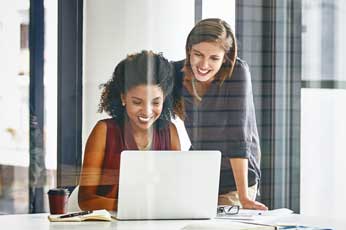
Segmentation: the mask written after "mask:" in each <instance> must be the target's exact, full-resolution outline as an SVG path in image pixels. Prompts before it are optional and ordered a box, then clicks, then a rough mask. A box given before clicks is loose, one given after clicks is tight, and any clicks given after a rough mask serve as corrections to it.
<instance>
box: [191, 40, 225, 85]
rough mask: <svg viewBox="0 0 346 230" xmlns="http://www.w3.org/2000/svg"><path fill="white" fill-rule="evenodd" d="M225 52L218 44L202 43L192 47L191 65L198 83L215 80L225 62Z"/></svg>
mask: <svg viewBox="0 0 346 230" xmlns="http://www.w3.org/2000/svg"><path fill="white" fill-rule="evenodd" d="M224 56H225V50H224V49H223V48H222V47H221V46H220V45H219V44H218V43H217V42H200V43H198V44H195V45H193V46H192V47H191V51H190V64H191V69H192V72H193V74H194V76H195V78H196V79H197V80H198V81H202V82H208V81H211V80H213V79H214V77H215V75H216V74H217V72H218V71H219V70H220V68H221V65H222V63H223V62H224Z"/></svg>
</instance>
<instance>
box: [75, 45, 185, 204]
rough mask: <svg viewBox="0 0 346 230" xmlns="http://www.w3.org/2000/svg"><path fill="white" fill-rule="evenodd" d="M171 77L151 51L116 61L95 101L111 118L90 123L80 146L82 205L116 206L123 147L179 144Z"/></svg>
mask: <svg viewBox="0 0 346 230" xmlns="http://www.w3.org/2000/svg"><path fill="white" fill-rule="evenodd" d="M173 82H174V79H173V69H172V66H171V64H170V63H169V62H168V61H167V60H166V59H165V58H164V57H162V56H161V55H158V54H155V53H153V52H151V51H142V52H141V53H139V54H134V55H129V56H128V57H127V58H126V59H124V60H122V61H121V62H120V63H119V64H118V65H117V66H116V68H115V70H114V73H113V75H112V78H111V79H110V80H109V81H108V82H107V83H106V84H104V85H103V92H102V94H101V101H100V104H99V112H103V111H105V112H107V113H108V114H109V115H110V116H111V118H110V119H105V120H101V121H99V122H98V123H97V124H96V125H95V127H94V128H93V130H92V132H91V134H90V136H89V138H88V140H87V143H86V147H85V153H84V161H83V167H82V172H81V177H80V188H79V193H78V202H79V206H80V208H81V209H83V210H95V209H107V210H116V209H117V197H118V182H119V168H120V154H121V152H122V151H123V150H180V142H179V138H178V134H177V130H176V128H175V126H174V125H173V124H172V123H171V122H170V120H171V118H172V117H174V115H175V113H174V111H182V109H181V108H180V105H181V104H180V103H176V106H175V108H173V105H172V101H173V100H172V96H171V92H172V89H173V84H174V83H173ZM178 114H179V112H178ZM179 115H180V114H179Z"/></svg>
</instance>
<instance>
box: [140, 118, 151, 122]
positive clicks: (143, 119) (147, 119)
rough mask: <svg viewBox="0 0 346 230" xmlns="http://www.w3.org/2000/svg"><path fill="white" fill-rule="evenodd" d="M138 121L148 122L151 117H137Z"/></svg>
mask: <svg viewBox="0 0 346 230" xmlns="http://www.w3.org/2000/svg"><path fill="white" fill-rule="evenodd" d="M138 119H139V120H140V121H142V122H148V121H150V119H151V117H138Z"/></svg>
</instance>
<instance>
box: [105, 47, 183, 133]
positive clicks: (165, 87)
mask: <svg viewBox="0 0 346 230" xmlns="http://www.w3.org/2000/svg"><path fill="white" fill-rule="evenodd" d="M143 84H144V85H150V84H152V85H158V86H159V87H160V88H161V89H162V91H163V94H164V97H165V100H164V102H163V108H162V113H161V115H160V117H159V119H158V125H159V127H163V125H165V124H167V122H168V121H170V120H171V118H172V117H175V114H177V115H179V116H180V115H181V114H180V113H181V111H182V108H181V103H174V104H175V105H174V108H173V101H180V100H181V99H176V98H175V99H174V100H173V98H172V90H173V86H174V70H173V66H172V64H171V63H169V62H168V61H167V60H166V59H165V58H164V57H163V56H162V55H161V54H155V53H154V52H152V51H142V52H140V53H138V54H133V55H128V56H127V58H125V59H124V60H122V61H121V62H120V63H119V64H118V65H117V66H116V67H115V70H114V72H113V75H112V78H111V79H110V80H109V81H108V82H107V83H105V84H103V85H101V88H102V89H103V90H102V94H101V100H100V104H99V109H98V111H99V112H106V113H107V114H108V115H110V116H111V117H112V118H113V119H115V120H117V121H118V122H119V124H123V122H124V118H125V113H126V109H125V107H124V106H122V102H121V94H126V92H128V90H129V89H131V88H133V87H136V86H139V85H143Z"/></svg>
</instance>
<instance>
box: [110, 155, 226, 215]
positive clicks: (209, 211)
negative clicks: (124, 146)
mask: <svg viewBox="0 0 346 230" xmlns="http://www.w3.org/2000/svg"><path fill="white" fill-rule="evenodd" d="M120 162H121V163H120V178H119V194H118V211H117V214H116V217H117V219H119V220H131V219H132V220H141V219H209V218H214V217H215V216H216V210H217V200H218V189H219V177H220V162H221V153H220V152H219V151H123V152H122V154H121V161H120Z"/></svg>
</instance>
